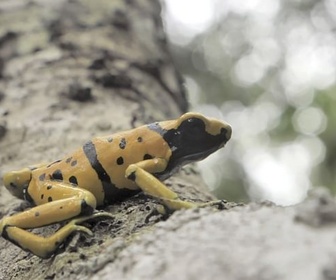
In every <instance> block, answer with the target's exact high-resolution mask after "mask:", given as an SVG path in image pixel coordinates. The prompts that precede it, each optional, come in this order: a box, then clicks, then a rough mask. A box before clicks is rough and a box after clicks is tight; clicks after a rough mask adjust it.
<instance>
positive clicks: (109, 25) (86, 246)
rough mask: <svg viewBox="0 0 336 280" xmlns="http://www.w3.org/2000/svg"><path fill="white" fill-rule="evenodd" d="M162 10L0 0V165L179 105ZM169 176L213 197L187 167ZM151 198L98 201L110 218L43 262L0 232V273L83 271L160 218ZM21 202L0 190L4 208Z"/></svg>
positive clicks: (35, 158)
mask: <svg viewBox="0 0 336 280" xmlns="http://www.w3.org/2000/svg"><path fill="white" fill-rule="evenodd" d="M160 9H161V7H160V5H159V3H158V2H157V1H150V0H137V1H116V0H113V1H103V0H100V1H57V2H54V3H52V2H48V1H47V2H43V1H12V2H8V1H0V23H1V24H0V26H1V29H0V62H1V63H0V65H1V67H0V71H1V72H0V77H1V79H0V92H1V100H0V106H1V108H0V116H1V122H0V127H1V133H0V135H1V136H0V138H1V140H0V151H1V152H0V164H1V165H0V166H1V167H0V168H1V169H0V173H4V172H6V171H11V170H17V169H20V168H23V167H25V166H29V165H32V164H35V163H40V162H50V161H54V160H56V159H58V158H61V157H63V156H64V155H65V154H66V153H68V152H71V151H72V150H73V149H75V148H77V147H78V146H80V145H82V144H83V143H84V142H85V141H87V140H89V139H90V138H91V137H92V136H96V135H104V134H105V135H106V134H111V133H114V132H117V131H120V130H123V129H130V128H132V127H135V126H138V125H141V124H144V123H149V122H152V121H154V120H164V119H170V118H175V117H178V116H179V115H180V114H181V113H183V112H185V111H186V109H187V100H186V96H185V93H184V91H183V85H182V82H181V77H180V76H179V74H178V72H177V71H176V69H175V68H174V65H173V63H172V60H171V57H170V54H169V52H168V49H167V43H166V37H165V34H164V32H163V28H162V23H161V19H160V13H161V10H160ZM168 184H169V185H171V187H172V188H175V190H176V191H177V192H179V193H180V194H181V195H182V196H184V197H186V198H189V199H190V198H193V199H199V200H209V199H212V198H213V197H212V195H210V194H209V193H208V192H207V191H206V188H205V187H204V186H203V185H202V184H201V183H200V181H199V178H198V176H197V175H196V172H195V171H194V168H193V167H188V168H186V169H184V170H183V171H182V172H181V174H180V176H177V177H176V178H175V179H172V180H170V181H168ZM183 194H185V195H183ZM156 205H157V202H156V201H155V200H153V199H149V198H147V197H146V196H144V195H138V196H135V197H134V198H132V199H129V200H127V201H125V202H123V203H119V204H116V205H112V206H109V207H106V208H105V210H107V211H110V212H112V213H115V219H114V220H113V221H101V222H97V223H92V224H93V225H94V227H93V231H94V233H95V236H94V237H92V238H91V237H88V236H85V235H83V234H79V233H78V234H76V235H75V236H74V237H73V238H69V240H68V242H67V244H65V246H64V247H63V248H61V249H60V250H59V252H58V254H57V255H56V256H55V257H53V258H51V259H49V260H40V259H39V258H37V257H36V256H33V255H32V254H30V253H27V252H24V251H22V250H21V249H19V248H18V247H16V246H15V245H13V244H12V243H10V242H7V241H5V240H4V239H2V238H1V239H0V248H1V251H0V258H1V260H2V261H1V265H0V278H1V279H10V278H12V277H14V276H15V277H17V278H18V279H20V278H25V279H27V278H29V279H33V278H48V279H50V278H59V277H70V276H71V275H72V274H73V273H76V274H77V276H78V277H83V276H87V277H89V275H92V274H94V273H95V272H96V271H98V270H99V269H100V268H101V267H103V264H105V263H108V262H110V261H111V260H113V259H114V258H116V256H117V255H118V252H119V251H120V250H121V249H122V248H123V247H126V246H128V243H131V241H132V238H133V236H134V234H139V233H142V232H144V230H145V229H149V228H150V227H151V226H152V225H153V224H154V223H156V222H158V221H160V220H163V219H166V217H165V216H162V215H161V214H160V213H158V212H157V211H156ZM28 206H29V205H27V203H24V202H22V201H20V200H18V199H16V198H14V197H12V196H11V195H10V194H9V193H8V192H7V190H6V189H5V188H3V187H2V188H1V191H0V207H1V208H0V211H1V214H2V216H5V215H9V214H11V213H13V212H19V211H22V210H23V209H25V208H26V207H28ZM55 230H56V227H55V226H51V227H48V228H43V229H39V230H35V231H36V232H37V233H39V234H42V235H43V234H44V235H48V234H50V233H52V232H54V231H55ZM117 238H122V239H121V240H123V242H122V245H121V244H120V241H119V242H118V241H116V240H117ZM111 246H112V247H111ZM17 278H16V279H17ZM82 279H83V278H82Z"/></svg>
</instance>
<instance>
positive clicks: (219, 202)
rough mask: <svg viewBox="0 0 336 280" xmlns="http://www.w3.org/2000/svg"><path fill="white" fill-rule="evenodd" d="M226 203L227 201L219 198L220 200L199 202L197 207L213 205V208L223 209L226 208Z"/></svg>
mask: <svg viewBox="0 0 336 280" xmlns="http://www.w3.org/2000/svg"><path fill="white" fill-rule="evenodd" d="M226 204H227V201H226V200H224V199H221V200H213V201H209V202H204V203H200V204H198V207H199V208H204V207H214V208H217V209H218V210H223V209H227V206H226Z"/></svg>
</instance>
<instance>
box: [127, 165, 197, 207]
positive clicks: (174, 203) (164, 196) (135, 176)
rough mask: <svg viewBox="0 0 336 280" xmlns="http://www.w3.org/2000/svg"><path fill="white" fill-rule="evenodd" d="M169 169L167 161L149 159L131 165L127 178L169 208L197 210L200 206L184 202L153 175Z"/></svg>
mask: <svg viewBox="0 0 336 280" xmlns="http://www.w3.org/2000/svg"><path fill="white" fill-rule="evenodd" d="M166 167H167V161H166V160H165V159H162V158H154V159H148V160H144V161H141V162H138V163H136V164H131V165H130V166H129V167H128V168H127V169H126V178H128V179H130V180H132V181H134V182H135V183H136V184H137V185H138V186H139V187H140V188H141V190H142V191H143V192H144V193H146V194H148V195H151V196H153V197H155V198H158V199H159V200H161V201H162V202H163V203H164V204H165V205H166V206H167V207H168V208H170V209H172V210H178V209H182V208H195V207H199V206H200V205H199V204H197V203H194V202H189V201H183V200H181V199H180V198H179V196H178V194H177V193H175V192H173V191H172V190H170V189H168V188H167V186H165V185H164V184H163V183H162V182H161V181H160V180H158V179H157V178H155V177H154V175H152V174H151V173H160V172H162V171H164V170H165V169H166Z"/></svg>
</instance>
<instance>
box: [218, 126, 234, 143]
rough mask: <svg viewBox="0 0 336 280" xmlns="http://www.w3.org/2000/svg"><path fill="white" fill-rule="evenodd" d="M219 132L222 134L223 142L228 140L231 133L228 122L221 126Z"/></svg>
mask: <svg viewBox="0 0 336 280" xmlns="http://www.w3.org/2000/svg"><path fill="white" fill-rule="evenodd" d="M220 134H221V135H222V136H223V138H224V141H225V143H226V142H227V141H229V140H230V138H231V135H232V128H231V126H230V125H229V124H226V125H225V126H224V127H222V128H221V130H220Z"/></svg>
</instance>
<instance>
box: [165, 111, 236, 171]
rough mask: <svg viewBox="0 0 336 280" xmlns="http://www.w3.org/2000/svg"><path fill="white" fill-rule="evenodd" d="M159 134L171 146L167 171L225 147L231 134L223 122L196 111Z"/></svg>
mask: <svg viewBox="0 0 336 280" xmlns="http://www.w3.org/2000/svg"><path fill="white" fill-rule="evenodd" d="M163 128H164V130H163V131H162V132H163V133H162V137H163V138H164V140H165V141H166V142H167V143H168V145H169V147H170V149H171V152H172V154H171V157H170V159H169V163H168V170H170V171H172V170H173V169H175V168H176V167H180V166H182V165H184V164H187V163H189V162H193V161H199V160H202V159H204V158H206V157H207V156H209V155H210V154H212V153H213V152H215V151H217V150H218V149H220V148H222V147H224V145H225V143H226V142H227V141H229V139H230V137H231V133H232V129H231V126H230V125H229V124H227V123H225V122H223V121H219V120H216V119H212V118H207V117H205V116H203V115H201V114H198V113H191V112H190V113H186V114H184V115H182V116H181V117H180V118H178V119H177V120H175V121H172V122H170V123H169V124H168V126H167V128H166V127H163Z"/></svg>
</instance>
